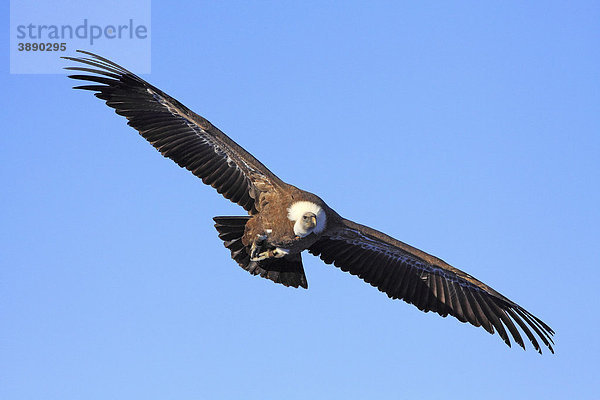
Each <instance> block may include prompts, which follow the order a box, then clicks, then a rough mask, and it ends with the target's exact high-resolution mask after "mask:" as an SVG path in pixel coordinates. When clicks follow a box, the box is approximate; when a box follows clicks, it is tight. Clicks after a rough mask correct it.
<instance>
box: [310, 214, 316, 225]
mask: <svg viewBox="0 0 600 400" xmlns="http://www.w3.org/2000/svg"><path fill="white" fill-rule="evenodd" d="M310 225H311V227H312V228H314V227H315V226H317V217H316V216H314V215H313V216H311V217H310Z"/></svg>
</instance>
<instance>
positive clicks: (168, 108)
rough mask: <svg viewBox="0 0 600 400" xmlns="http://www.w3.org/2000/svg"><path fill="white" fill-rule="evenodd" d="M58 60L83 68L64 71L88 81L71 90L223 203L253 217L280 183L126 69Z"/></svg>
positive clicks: (95, 60) (94, 60) (89, 60)
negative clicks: (103, 107) (101, 104)
mask: <svg viewBox="0 0 600 400" xmlns="http://www.w3.org/2000/svg"><path fill="white" fill-rule="evenodd" d="M78 52H80V53H83V54H86V55H88V56H90V57H80V58H74V57H62V58H64V59H67V60H70V61H74V62H77V63H79V64H81V65H80V66H76V67H66V68H65V69H67V70H72V71H77V72H80V73H84V74H77V75H70V76H69V78H72V79H77V80H81V81H86V82H90V83H91V84H86V85H81V86H76V87H75V89H83V90H90V91H93V92H96V93H95V95H96V97H98V98H100V99H102V100H105V101H106V104H107V105H108V106H109V107H111V108H113V109H114V110H115V112H116V113H117V114H119V115H122V116H124V117H126V118H127V119H128V120H129V122H128V125H130V126H132V127H133V128H135V129H136V130H137V131H138V132H139V133H140V135H142V136H143V137H144V138H145V139H146V140H147V141H148V142H150V144H152V145H153V146H154V147H155V148H156V149H157V150H158V151H160V153H161V154H162V155H163V156H165V157H168V158H170V159H172V160H173V161H175V162H176V163H177V164H178V165H179V166H180V167H183V168H186V169H188V170H189V171H191V172H192V173H193V174H194V175H196V176H197V177H199V178H201V179H202V181H203V182H204V183H205V184H207V185H211V186H213V187H214V188H215V189H216V190H217V191H218V192H219V193H221V194H222V195H223V196H224V197H225V198H227V199H229V200H231V201H233V202H234V203H237V204H239V205H240V206H242V207H243V208H244V209H245V210H247V211H249V212H250V213H253V212H255V211H256V209H255V198H256V197H257V196H258V192H260V191H266V190H270V189H271V188H272V187H273V186H276V185H282V184H283V182H282V181H281V180H280V179H279V178H277V177H276V176H275V175H274V174H273V173H272V172H270V171H269V170H268V169H267V168H266V167H265V166H264V165H263V164H261V163H260V162H259V161H258V160H257V159H256V158H254V157H253V156H252V155H251V154H250V153H248V152H247V151H246V150H244V149H243V148H242V147H240V146H239V145H238V144H237V143H235V142H234V141H233V140H231V139H230V138H229V137H228V136H227V135H225V134H224V133H223V132H221V131H220V130H219V129H218V128H216V127H215V126H213V125H212V124H211V123H210V122H208V121H207V120H206V119H204V118H203V117H201V116H199V115H197V114H195V113H194V112H193V111H191V110H190V109H188V108H187V107H185V106H184V105H183V104H181V103H180V102H179V101H177V100H175V99H174V98H172V97H171V96H169V95H167V94H166V93H164V92H163V91H161V90H160V89H158V88H156V87H154V86H152V85H151V84H149V83H148V82H146V81H145V80H143V79H142V78H140V77H138V76H136V75H134V74H133V73H131V72H130V71H128V70H126V69H125V68H123V67H121V66H119V65H117V64H115V63H114V62H112V61H109V60H107V59H106V58H103V57H100V56H98V55H96V54H93V53H90V52H87V51H83V50H78Z"/></svg>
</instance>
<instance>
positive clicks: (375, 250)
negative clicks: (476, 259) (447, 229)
mask: <svg viewBox="0 0 600 400" xmlns="http://www.w3.org/2000/svg"><path fill="white" fill-rule="evenodd" d="M308 251H309V252H310V253H311V254H314V255H316V256H319V257H320V258H321V259H322V260H323V261H324V262H325V263H327V264H334V265H335V266H336V267H338V268H340V269H341V270H342V271H345V272H349V273H351V274H352V275H356V276H358V277H359V278H361V279H362V280H364V281H365V282H367V283H369V284H371V285H372V286H375V287H377V288H378V289H379V290H380V291H382V292H384V293H386V294H387V295H388V297H390V298H392V299H402V300H404V301H405V302H407V303H410V304H413V305H415V306H416V307H417V308H419V310H422V311H424V312H428V311H433V312H436V313H438V314H439V315H441V316H442V317H445V316H447V315H452V316H454V317H455V318H457V319H458V320H459V321H461V322H469V323H470V324H472V325H474V326H477V327H479V326H481V327H483V328H484V329H485V330H486V331H487V332H489V333H491V334H493V333H494V332H495V331H496V332H498V335H500V337H501V338H502V339H503V340H504V342H505V343H506V344H507V345H508V346H509V347H510V346H511V342H510V338H509V333H510V336H512V338H513V340H514V341H515V342H516V343H517V344H518V345H519V346H521V347H522V348H523V349H525V344H524V342H523V339H522V337H521V334H520V333H519V330H518V329H517V326H518V327H519V328H520V329H521V331H522V332H523V333H524V334H525V335H526V336H527V338H528V339H529V341H530V342H531V344H532V345H533V347H534V348H535V349H536V350H537V351H538V352H539V353H540V354H541V353H542V349H541V346H540V344H539V342H538V339H540V340H541V341H542V343H543V344H544V345H545V346H546V347H547V348H548V349H549V350H550V351H551V352H552V353H554V349H553V347H552V346H553V344H554V342H553V340H552V336H553V335H554V331H553V330H552V329H551V328H550V327H549V326H548V325H546V324H545V323H544V322H542V321H541V320H540V319H539V318H537V317H535V316H534V315H533V314H531V313H530V312H529V311H527V310H525V309H524V308H522V307H521V306H519V305H518V304H516V303H514V302H512V301H511V300H509V299H507V298H506V297H504V296H503V295H501V294H500V293H498V292H497V291H495V290H494V289H492V288H491V287H489V286H487V285H485V284H484V283H482V282H480V281H479V280H477V279H475V278H474V277H472V276H471V275H469V274H467V273H465V272H463V271H461V270H459V269H456V268H454V267H452V266H450V265H448V264H447V263H445V262H444V261H442V260H440V259H439V258H437V257H434V256H431V255H429V254H427V253H424V252H422V251H420V250H418V249H416V248H414V247H411V246H409V245H407V244H405V243H403V242H400V241H398V240H396V239H393V238H392V237H390V236H387V235H385V234H384V233H382V232H379V231H376V230H374V229H372V228H369V227H366V226H363V225H359V224H356V223H354V222H352V221H348V220H343V226H342V227H340V228H338V229H336V230H335V231H333V232H329V233H327V236H326V237H323V238H321V239H320V240H319V241H317V242H316V243H315V244H313V245H312V246H311V247H310V248H309V249H308ZM507 331H508V333H507Z"/></svg>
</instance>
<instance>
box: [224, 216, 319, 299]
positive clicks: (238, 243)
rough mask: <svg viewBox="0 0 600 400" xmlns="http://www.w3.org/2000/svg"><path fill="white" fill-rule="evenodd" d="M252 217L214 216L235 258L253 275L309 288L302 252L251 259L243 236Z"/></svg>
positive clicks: (226, 245) (225, 242) (288, 284)
mask: <svg viewBox="0 0 600 400" xmlns="http://www.w3.org/2000/svg"><path fill="white" fill-rule="evenodd" d="M249 219H250V217H246V216H244V217H214V218H213V220H214V221H215V228H217V231H218V232H219V238H220V239H221V240H223V242H224V244H225V247H227V248H228V249H229V250H230V251H231V258H233V259H234V260H235V261H236V262H237V263H238V264H239V265H240V267H242V268H243V269H245V270H246V271H248V272H250V273H251V274H252V275H259V276H261V277H263V278H267V279H270V280H272V281H273V282H275V283H281V284H282V285H285V286H292V287H299V286H300V287H303V288H305V289H307V288H308V282H307V281H306V276H305V275H304V267H303V266H302V258H301V256H300V254H293V255H290V256H285V257H282V258H270V259H266V260H262V261H250V255H249V254H248V249H247V248H246V246H244V244H243V243H242V236H244V230H245V228H246V223H247V222H248V220H249Z"/></svg>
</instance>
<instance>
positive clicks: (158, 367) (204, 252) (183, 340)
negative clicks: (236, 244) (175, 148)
mask: <svg viewBox="0 0 600 400" xmlns="http://www.w3.org/2000/svg"><path fill="white" fill-rule="evenodd" d="M2 13H3V14H4V21H8V5H7V4H3V6H2ZM599 17H600V7H599V5H598V4H597V3H596V2H543V3H542V2H531V3H530V4H522V3H521V2H454V3H452V4H443V5H442V4H440V3H439V2H435V3H434V2H430V3H425V2H418V3H416V2H415V3H412V4H404V3H393V2H376V3H368V4H367V3H362V2H345V3H343V5H342V3H333V2H325V3H322V2H313V3H302V4H291V2H280V3H277V4H274V3H271V2H257V3H254V4H250V3H246V2H219V3H216V2H211V3H207V2H198V3H193V4H186V5H180V6H178V5H173V4H169V5H167V4H166V2H165V3H164V4H163V3H161V2H158V1H154V2H153V3H152V27H151V28H152V29H151V37H152V45H151V47H152V65H151V67H152V68H151V71H152V73H151V74H146V75H143V77H144V78H145V79H147V80H149V81H150V82H151V83H152V84H154V85H156V86H158V87H160V88H161V89H163V90H164V91H166V92H167V93H169V94H171V95H172V96H174V97H176V98H177V99H179V100H180V101H181V102H182V103H184V104H186V105H187V106H188V107H190V108H192V109H193V110H194V111H196V112H198V113H199V114H201V115H203V116H205V117H206V118H207V119H209V120H210V121H211V122H213V123H214V124H215V125H217V126H218V127H219V128H221V129H222V130H223V131H225V132H226V133H227V134H228V135H230V136H231V137H232V138H233V139H234V140H236V141H237V142H238V143H239V144H241V145H242V146H244V147H245V148H246V149H247V150H249V151H250V152H252V153H253V154H254V155H255V156H256V157H257V158H259V159H260V160H261V161H262V162H263V163H265V164H266V165H267V166H268V167H269V168H270V169H271V170H272V171H273V172H275V173H276V174H277V175H278V176H279V177H281V178H282V179H284V180H285V181H287V182H289V183H292V184H295V185H296V186H299V187H301V188H304V189H306V190H309V191H312V192H315V193H317V194H319V195H320V196H321V197H322V198H323V199H324V200H325V201H326V202H327V203H328V204H329V205H330V206H331V207H333V208H335V209H336V210H337V211H338V212H339V213H340V214H342V215H343V216H345V217H347V218H349V219H352V220H355V221H357V222H360V223H363V224H366V225H369V226H372V227H374V228H376V229H379V230H381V231H384V232H386V233H388V234H390V235H391V236H394V237H396V238H398V239H400V240H402V241H405V242H407V243H410V244H412V245H414V246H416V247H418V248H421V249H422V250H424V251H427V252H429V253H432V254H435V255H436V256H439V257H440V258H442V259H444V260H445V261H447V262H449V263H450V264H452V265H454V266H456V267H458V268H461V269H463V270H465V271H467V272H469V273H470V274H472V275H474V276H476V277H477V278H479V279H481V280H482V281H484V282H486V283H487V284H489V285H491V286H492V287H494V288H495V289H497V290H498V291H500V292H501V293H503V294H504V295H506V296H508V297H509V298H511V299H512V300H514V301H516V302H518V303H519V304H521V305H522V306H524V307H525V308H527V309H528V310H530V311H531V312H533V313H534V314H535V315H537V316H539V317H540V318H542V319H543V320H544V321H545V322H547V323H548V324H549V325H550V326H552V327H553V328H554V330H555V331H556V336H555V342H556V354H555V355H551V354H544V355H543V356H540V355H538V354H537V353H536V352H534V351H533V349H531V348H529V349H528V351H526V352H524V351H522V350H520V349H519V348H513V349H509V348H507V347H506V346H505V345H504V344H503V342H502V341H501V339H500V338H499V337H498V336H491V335H489V334H487V333H486V332H485V331H483V330H482V329H477V328H474V327H471V326H468V325H466V324H461V323H460V322H458V321H456V320H454V319H451V318H440V317H439V316H437V315H434V314H431V313H428V314H424V313H421V312H420V311H418V310H417V309H416V308H415V307H413V306H410V305H407V304H405V303H404V302H401V301H392V300H390V299H388V298H387V296H385V295H384V294H382V293H379V292H378V291H377V290H376V289H374V288H372V287H370V286H369V285H367V284H365V283H364V282H362V281H360V280H359V279H357V278H356V277H353V276H350V275H347V274H345V273H343V272H341V271H340V270H337V269H336V268H334V267H332V266H327V265H325V264H323V263H322V262H321V261H320V260H319V259H317V258H315V257H313V256H311V255H308V254H307V255H305V256H304V264H305V269H306V273H307V278H308V281H309V288H310V289H309V290H308V291H304V290H294V289H289V288H285V287H283V286H280V285H275V284H273V283H271V282H270V281H267V280H264V279H260V278H256V277H252V276H250V275H249V274H248V273H246V272H245V271H243V270H242V269H241V268H239V267H238V266H237V265H236V264H235V263H234V262H233V261H232V260H231V259H230V257H229V253H228V251H227V250H226V249H225V248H224V247H223V245H222V243H221V242H220V240H219V239H218V238H217V234H216V231H215V230H214V228H213V226H212V217H213V216H215V215H242V214H243V212H242V211H243V210H241V208H239V207H237V206H235V205H234V204H232V203H230V202H228V201H226V200H224V199H223V198H222V197H221V196H219V195H218V194H217V193H216V192H215V191H214V190H213V189H212V188H210V187H206V186H204V185H203V184H202V182H201V181H199V180H198V179H197V178H195V177H194V176H192V175H191V174H190V173H188V172H186V171H184V170H182V169H180V168H179V167H177V166H176V165H175V164H174V163H173V162H171V161H170V160H166V159H163V158H162V157H161V156H160V154H158V153H157V152H156V151H155V150H154V149H153V148H152V147H151V146H150V145H148V144H147V143H146V142H145V141H144V140H143V139H142V138H141V137H139V136H138V135H137V134H136V133H135V131H133V130H132V129H131V128H129V127H128V126H126V124H125V122H124V120H123V119H122V118H121V117H118V116H117V115H116V114H114V113H113V112H112V111H111V110H109V109H108V108H107V107H106V106H105V105H104V104H103V103H102V102H101V101H99V100H98V99H96V98H94V97H93V96H92V95H91V94H89V93H82V92H76V91H74V90H71V89H70V87H71V86H72V84H73V82H72V81H70V80H68V79H66V78H65V77H64V76H63V75H10V74H9V57H8V54H9V53H8V48H7V41H3V42H2V44H0V46H3V47H2V48H3V49H4V51H2V52H1V54H2V57H3V59H2V63H1V65H2V74H1V75H0V87H2V88H3V91H2V92H3V96H0V107H1V108H2V110H3V112H2V118H1V119H0V124H1V128H2V132H3V135H2V146H0V160H1V163H0V176H1V178H2V182H3V190H2V196H1V197H0V210H1V211H0V213H1V214H0V215H1V220H2V227H3V228H2V230H0V235H1V240H0V274H1V275H0V319H1V321H2V323H1V324H2V329H0V343H1V352H2V355H1V357H0V358H1V359H2V362H1V364H0V397H1V398H3V399H11V400H12V399H30V398H44V399H61V400H66V399H106V398H146V399H153V398H156V399H159V398H183V399H188V398H189V399H200V398H204V399H207V398H210V399H239V398H244V399H265V398H267V399H268V398H287V399H305V398H329V399H330V398H344V399H354V398H356V399H360V398H366V397H367V396H369V397H371V396H377V397H383V396H385V397H387V398H420V399H428V398H431V399H439V398H455V397H459V396H460V397H461V398H467V399H469V398H481V397H482V396H485V397H486V398H487V399H506V398H514V399H516V398H547V399H564V398H567V397H568V398H578V399H593V398H598V397H600V389H599V388H598V385H597V367H598V362H599V361H600V346H599V345H598V340H597V333H598V331H599V328H600V326H599V321H598V311H597V304H598V300H597V288H598V286H599V284H600V281H599V279H598V275H597V273H598V267H600V254H599V253H600V251H599V248H600V247H599V246H598V244H599V243H600V241H599V239H600V228H599V226H600V218H599V212H598V204H600V190H599V182H600V173H599V171H600V161H599V160H600V112H599V111H600V79H599V78H600V76H599V71H600V57H599V53H598V48H599V47H598V46H599V45H600V40H599V39H600V37H599V36H600V35H599V31H598V21H599ZM5 32H6V31H5ZM70 50H71V51H68V52H67V53H68V54H69V55H72V54H73V51H72V49H70ZM88 50H91V51H94V50H96V48H94V46H92V47H90V48H88ZM104 54H105V55H106V56H108V57H112V54H111V53H109V54H106V53H104ZM115 54H117V53H116V52H115ZM114 60H115V61H116V62H121V60H120V58H119V57H118V56H116V57H114ZM124 66H125V67H128V65H124ZM307 145H310V146H311V147H312V148H313V151H312V152H311V153H309V154H306V153H303V154H302V157H298V155H299V154H301V153H302V152H303V149H304V147H305V146H307Z"/></svg>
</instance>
